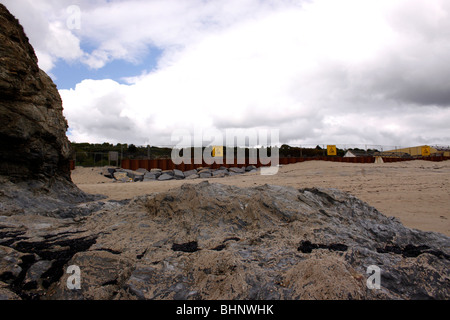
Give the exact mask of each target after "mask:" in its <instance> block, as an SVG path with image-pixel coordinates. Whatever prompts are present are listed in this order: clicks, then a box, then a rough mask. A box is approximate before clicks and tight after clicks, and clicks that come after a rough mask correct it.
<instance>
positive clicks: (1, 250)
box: [0, 246, 23, 282]
mask: <svg viewBox="0 0 450 320" xmlns="http://www.w3.org/2000/svg"><path fill="white" fill-rule="evenodd" d="M22 255H23V254H21V253H20V252H17V251H16V250H14V249H11V248H8V247H4V246H0V281H3V282H8V281H13V280H14V279H15V278H17V277H18V276H19V274H20V272H21V271H22V268H21V267H20V266H19V264H21V263H22V260H21V257H22Z"/></svg>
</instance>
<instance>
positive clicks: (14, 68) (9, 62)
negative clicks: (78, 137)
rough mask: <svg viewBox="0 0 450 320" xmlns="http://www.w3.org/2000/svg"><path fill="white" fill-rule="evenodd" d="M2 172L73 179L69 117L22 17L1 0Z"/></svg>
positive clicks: (19, 177)
mask: <svg viewBox="0 0 450 320" xmlns="http://www.w3.org/2000/svg"><path fill="white" fill-rule="evenodd" d="M0 24H1V26H2V28H1V29H0V43H1V46H0V92H1V95H0V119H1V126H0V174H1V175H6V176H8V177H10V178H11V179H14V180H23V179H26V180H29V179H30V178H51V177H54V176H58V177H61V178H64V179H67V180H70V170H69V156H70V152H71V148H70V143H69V141H68V139H67V137H66V130H67V127H68V126H67V122H66V120H65V119H64V116H63V114H62V110H63V109H62V101H61V98H60V96H59V93H58V90H57V89H56V86H55V84H54V83H53V82H52V80H51V79H50V77H48V76H47V75H46V74H45V72H43V71H42V70H40V69H39V67H38V65H37V58H36V55H35V53H34V50H33V48H32V46H31V45H30V44H29V42H28V38H27V36H26V35H25V33H24V31H23V28H22V26H21V25H20V24H19V22H18V21H17V20H16V19H15V18H14V17H13V16H12V15H11V14H10V13H9V12H8V11H7V9H6V8H5V7H4V6H3V5H0Z"/></svg>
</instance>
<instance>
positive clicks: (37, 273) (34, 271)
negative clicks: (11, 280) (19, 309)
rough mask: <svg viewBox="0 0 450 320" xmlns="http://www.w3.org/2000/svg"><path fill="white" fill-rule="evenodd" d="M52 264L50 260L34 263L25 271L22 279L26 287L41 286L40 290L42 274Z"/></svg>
mask: <svg viewBox="0 0 450 320" xmlns="http://www.w3.org/2000/svg"><path fill="white" fill-rule="evenodd" d="M51 266H52V261H48V260H41V261H38V262H36V263H34V264H33V265H32V266H31V267H30V268H29V269H28V271H27V273H26V276H25V279H24V280H23V284H24V287H26V288H33V289H34V288H41V290H42V279H41V278H42V276H43V274H44V273H45V272H47V271H48V270H49V269H50V268H51Z"/></svg>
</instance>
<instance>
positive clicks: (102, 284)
mask: <svg viewBox="0 0 450 320" xmlns="http://www.w3.org/2000/svg"><path fill="white" fill-rule="evenodd" d="M119 253H120V252H119ZM119 253H111V252H107V251H95V250H94V251H86V252H79V253H77V254H75V255H74V256H73V258H72V259H71V261H70V264H69V265H76V266H78V267H79V268H80V270H82V274H81V275H80V280H82V281H80V282H81V283H80V284H81V288H80V289H78V290H72V289H69V288H68V287H67V279H68V277H69V276H70V274H68V273H64V274H63V276H62V277H61V279H60V281H59V282H58V283H57V284H56V286H55V287H54V288H53V289H52V291H51V293H50V294H49V295H48V296H47V297H46V299H49V300H52V299H57V300H61V299H64V300H78V299H81V300H86V299H90V300H110V299H112V298H114V296H115V295H116V294H117V291H118V289H119V288H120V287H122V286H123V284H124V282H125V280H126V279H128V278H129V277H130V274H131V269H130V268H131V267H132V263H131V261H130V260H129V259H127V258H126V257H122V256H120V255H119ZM81 276H82V278H81Z"/></svg>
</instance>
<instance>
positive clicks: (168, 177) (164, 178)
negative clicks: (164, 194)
mask: <svg viewBox="0 0 450 320" xmlns="http://www.w3.org/2000/svg"><path fill="white" fill-rule="evenodd" d="M172 179H174V177H173V176H172V175H170V174H168V173H163V174H162V175H160V176H159V178H158V181H167V180H172Z"/></svg>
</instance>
